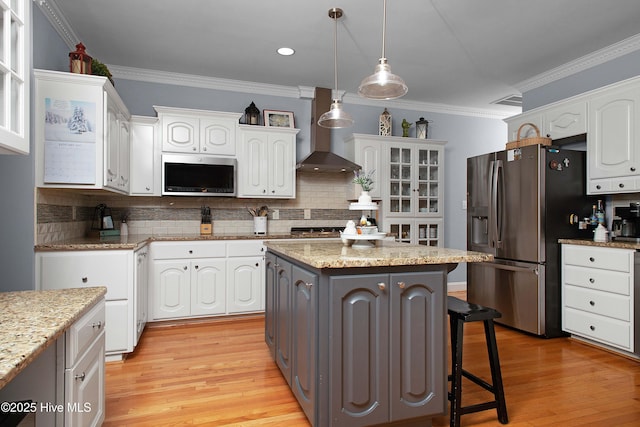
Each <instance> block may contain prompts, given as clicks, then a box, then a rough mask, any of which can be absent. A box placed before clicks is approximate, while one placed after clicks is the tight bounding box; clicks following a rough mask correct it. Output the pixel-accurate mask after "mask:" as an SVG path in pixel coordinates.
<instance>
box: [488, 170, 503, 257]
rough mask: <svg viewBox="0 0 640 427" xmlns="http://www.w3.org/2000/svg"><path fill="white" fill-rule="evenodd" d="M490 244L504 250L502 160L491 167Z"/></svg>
mask: <svg viewBox="0 0 640 427" xmlns="http://www.w3.org/2000/svg"><path fill="white" fill-rule="evenodd" d="M489 169H490V171H491V173H490V178H489V194H490V206H489V221H488V222H489V244H490V246H491V247H492V248H495V249H500V248H502V222H503V221H502V209H504V208H503V206H502V205H503V203H501V201H502V195H503V194H504V177H503V173H502V172H504V171H503V166H502V161H501V160H496V161H492V162H491V164H490V165H489Z"/></svg>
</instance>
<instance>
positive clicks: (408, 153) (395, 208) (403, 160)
mask: <svg viewBox="0 0 640 427" xmlns="http://www.w3.org/2000/svg"><path fill="white" fill-rule="evenodd" d="M345 142H346V143H347V144H348V145H347V150H346V152H347V153H350V154H351V153H353V155H352V159H355V160H356V163H357V160H360V161H362V159H363V153H359V152H358V150H360V151H364V150H363V149H362V147H368V148H369V149H371V147H378V149H379V150H380V152H379V156H375V158H378V159H380V161H379V165H380V169H378V171H379V172H380V173H378V174H377V177H376V181H379V182H376V183H374V185H378V184H379V188H380V191H381V194H380V205H381V206H380V212H381V218H380V224H379V226H381V229H382V231H384V232H386V233H389V234H390V235H392V236H394V238H395V239H396V240H397V241H399V242H406V243H412V244H421V245H427V246H440V247H442V246H444V164H445V163H444V147H445V144H446V141H436V140H431V139H416V138H403V137H391V136H377V135H363V134H354V135H353V136H352V137H350V138H348V139H347V140H346V141H345ZM349 149H351V150H352V151H350V150H349ZM368 155H369V156H371V153H368ZM359 164H360V163H359Z"/></svg>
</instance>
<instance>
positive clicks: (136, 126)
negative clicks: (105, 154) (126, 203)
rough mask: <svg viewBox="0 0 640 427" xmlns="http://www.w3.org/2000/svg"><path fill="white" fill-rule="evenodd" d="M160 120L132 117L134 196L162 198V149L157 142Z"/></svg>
mask: <svg viewBox="0 0 640 427" xmlns="http://www.w3.org/2000/svg"><path fill="white" fill-rule="evenodd" d="M157 123H158V119H157V118H155V117H142V116H131V121H130V124H131V186H130V189H129V192H130V194H131V195H132V196H160V193H161V191H160V190H161V189H160V185H161V183H160V181H161V174H160V164H161V163H160V162H161V157H160V147H159V144H158V143H157V142H156V135H157V131H156V128H157Z"/></svg>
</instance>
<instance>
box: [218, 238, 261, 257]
mask: <svg viewBox="0 0 640 427" xmlns="http://www.w3.org/2000/svg"><path fill="white" fill-rule="evenodd" d="M264 253H265V247H264V245H263V244H262V240H241V241H231V242H227V255H228V256H230V257H238V256H240V257H242V256H262V255H264Z"/></svg>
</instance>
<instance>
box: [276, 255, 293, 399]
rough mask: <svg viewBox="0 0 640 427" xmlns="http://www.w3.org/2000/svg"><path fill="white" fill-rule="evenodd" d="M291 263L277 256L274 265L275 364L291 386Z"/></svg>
mask: <svg viewBox="0 0 640 427" xmlns="http://www.w3.org/2000/svg"><path fill="white" fill-rule="evenodd" d="M291 268H292V265H291V263H289V262H287V261H285V260H283V259H282V258H278V263H277V267H276V288H277V289H276V292H275V294H276V297H277V300H276V310H275V313H276V319H275V320H276V364H277V365H278V367H279V368H280V372H282V376H283V377H284V378H285V379H286V380H287V384H289V387H291V298H292V296H291V294H292V293H293V285H292V284H291Z"/></svg>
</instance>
